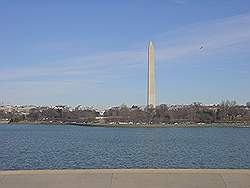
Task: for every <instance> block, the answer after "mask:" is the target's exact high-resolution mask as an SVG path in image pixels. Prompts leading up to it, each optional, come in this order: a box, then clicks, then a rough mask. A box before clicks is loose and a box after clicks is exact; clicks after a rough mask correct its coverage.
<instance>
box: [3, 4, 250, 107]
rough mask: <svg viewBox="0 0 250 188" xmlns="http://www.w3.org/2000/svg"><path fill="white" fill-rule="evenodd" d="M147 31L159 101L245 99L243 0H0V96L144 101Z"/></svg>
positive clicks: (248, 10)
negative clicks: (153, 59) (152, 45)
mask: <svg viewBox="0 0 250 188" xmlns="http://www.w3.org/2000/svg"><path fill="white" fill-rule="evenodd" d="M150 40H153V41H154V43H155V53H156V65H155V66H156V70H155V71H156V95H157V103H158V104H161V103H166V104H187V103H192V102H195V101H200V102H202V103H206V104H210V103H219V102H221V101H222V100H224V99H230V100H236V101H237V102H238V103H240V104H245V103H246V102H247V101H250V87H249V81H250V53H249V47H250V1H247V0H220V1H218V0H207V1H205V0H204V1H200V0H161V1H160V0H158V1H157V0H144V1H142V0H131V1H130V0H127V1H117V0H116V1H108V0H107V1H95V0H91V1H77V0H73V1H69V0H68V1H63V0H60V1H59V0H58V1H56V0H54V1H49V0H44V1H35V0H33V1H31V0H30V1H28V0H23V1H18V0H16V1H15V0H12V1H8V0H0V100H2V101H5V103H11V104H37V105H43V104H44V105H55V104H68V105H72V106H74V105H77V104H83V105H85V106H96V107H109V106H115V105H120V104H122V103H124V104H127V105H132V104H137V105H144V104H145V103H146V78H147V73H146V71H147V45H148V42H149V41H150ZM200 46H204V48H203V49H202V50H200Z"/></svg>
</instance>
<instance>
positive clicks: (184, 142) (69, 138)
mask: <svg viewBox="0 0 250 188" xmlns="http://www.w3.org/2000/svg"><path fill="white" fill-rule="evenodd" d="M65 168H67V169H68V168H70V169H73V168H250V128H152V129H149V128H101V127H98V128H91V127H77V126H51V125H50V126H48V125H36V126H32V125H0V170H7V169H9V170H10V169H65Z"/></svg>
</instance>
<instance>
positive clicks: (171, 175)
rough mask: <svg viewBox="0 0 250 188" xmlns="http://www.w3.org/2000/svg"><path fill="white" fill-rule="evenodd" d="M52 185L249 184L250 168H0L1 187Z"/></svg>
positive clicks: (225, 187)
mask: <svg viewBox="0 0 250 188" xmlns="http://www.w3.org/2000/svg"><path fill="white" fill-rule="evenodd" d="M52 187H58V188H78V187H79V188H80V187H86V188H98V187H101V188H111V187H112V188H116V187H117V188H118V187H119V188H120V187H121V188H122V187H124V188H134V187H142V188H148V187H150V188H161V187H164V188H167V187H169V188H177V187H178V188H190V187H195V188H250V169H249V170H226V169H225V170H213V169H178V170H175V169H140V170H138V169H117V170H110V169H100V170H27V171H0V188H52Z"/></svg>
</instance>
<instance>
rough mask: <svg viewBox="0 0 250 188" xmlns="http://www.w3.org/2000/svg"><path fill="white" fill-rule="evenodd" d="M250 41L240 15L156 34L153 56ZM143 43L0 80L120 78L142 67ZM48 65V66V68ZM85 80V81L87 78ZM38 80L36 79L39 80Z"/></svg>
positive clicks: (249, 28) (10, 73)
mask: <svg viewBox="0 0 250 188" xmlns="http://www.w3.org/2000/svg"><path fill="white" fill-rule="evenodd" d="M249 41H250V14H243V15H238V16H233V17H228V18H224V19H218V20H215V21H210V22H205V23H197V24H193V25H188V26H183V27H182V28H179V29H176V30H173V31H168V32H166V33H162V34H159V36H156V37H155V43H156V50H155V51H156V56H157V61H159V63H165V62H169V60H171V59H178V58H183V57H189V58H192V55H197V54H199V53H200V49H199V48H200V46H204V50H205V51H209V52H210V53H212V52H213V51H215V50H218V49H226V47H228V46H231V47H232V46H233V45H236V44H239V43H245V42H249ZM145 45H146V44H142V46H143V47H142V48H139V49H138V48H137V49H128V50H123V51H111V52H101V53H97V54H93V55H90V56H84V57H71V58H67V59H63V60H58V61H56V62H50V63H45V65H44V66H39V67H33V68H16V69H13V68H12V69H11V70H8V69H7V70H6V69H5V70H0V81H2V82H6V81H21V80H22V79H24V80H26V81H27V80H32V79H34V78H40V79H43V78H46V79H48V80H50V79H52V80H53V78H54V77H64V78H65V79H66V80H71V79H72V78H73V77H76V76H81V79H84V80H88V81H89V82H95V81H96V82H100V81H102V80H104V79H107V78H108V79H112V78H120V77H122V76H126V74H129V73H130V72H133V71H134V70H135V69H136V68H139V69H141V68H143V67H145V65H146V61H147V49H146V46H145ZM48 64H49V66H48ZM87 78H88V79H87ZM38 80H39V79H38Z"/></svg>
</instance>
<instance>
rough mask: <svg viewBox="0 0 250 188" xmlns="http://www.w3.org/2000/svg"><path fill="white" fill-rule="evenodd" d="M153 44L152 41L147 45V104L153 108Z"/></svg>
mask: <svg viewBox="0 0 250 188" xmlns="http://www.w3.org/2000/svg"><path fill="white" fill-rule="evenodd" d="M154 61H155V60H154V44H153V42H152V41H150V42H149V45H148V91H147V95H148V96H147V106H149V107H153V108H155V62H154Z"/></svg>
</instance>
